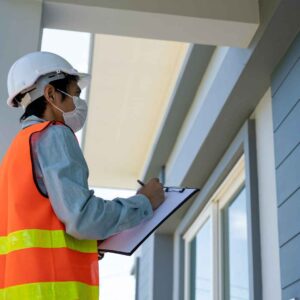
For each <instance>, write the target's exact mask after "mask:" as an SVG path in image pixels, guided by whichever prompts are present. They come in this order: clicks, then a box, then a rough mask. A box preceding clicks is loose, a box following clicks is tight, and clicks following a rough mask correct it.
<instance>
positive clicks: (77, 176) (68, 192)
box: [21, 116, 153, 240]
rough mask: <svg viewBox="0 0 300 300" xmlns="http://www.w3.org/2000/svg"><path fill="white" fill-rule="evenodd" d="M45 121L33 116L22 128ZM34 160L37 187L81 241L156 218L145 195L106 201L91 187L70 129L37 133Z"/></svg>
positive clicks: (109, 234) (62, 127)
mask: <svg viewBox="0 0 300 300" xmlns="http://www.w3.org/2000/svg"><path fill="white" fill-rule="evenodd" d="M41 122H45V120H43V119H40V118H38V117H36V116H29V117H27V118H26V119H25V120H23V121H22V122H21V125H22V129H23V128H25V127H27V126H30V125H33V124H36V123H41ZM31 141H32V154H33V157H32V160H33V165H34V171H35V179H36V184H37V187H38V189H39V190H40V192H41V193H42V194H44V195H46V196H47V197H49V200H50V202H51V204H52V207H53V210H54V212H55V214H56V215H57V217H58V218H59V219H60V220H61V221H62V222H63V223H64V224H65V226H66V232H67V233H68V234H70V235H72V236H74V237H75V238H77V239H91V240H103V239H106V238H108V237H109V236H111V235H113V234H116V233H118V232H120V231H123V230H126V229H129V228H131V227H134V226H136V225H138V224H139V223H140V222H141V221H142V220H144V219H149V218H151V217H152V216H153V209H152V206H151V203H150V201H149V199H148V198H147V197H146V196H145V195H142V194H138V195H135V196H132V197H129V198H119V197H118V198H115V199H113V200H104V199H102V198H99V197H96V196H95V195H94V190H90V189H89V187H88V182H87V179H88V176H89V170H88V166H87V164H86V161H85V159H84V156H83V154H82V151H81V149H80V146H79V144H78V141H77V140H76V137H75V136H74V134H73V132H72V131H71V129H70V128H68V127H67V126H49V127H47V128H46V129H45V130H43V131H42V132H40V133H38V134H34V135H33V138H32V139H31Z"/></svg>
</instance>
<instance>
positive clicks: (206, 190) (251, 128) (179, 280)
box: [173, 120, 262, 300]
mask: <svg viewBox="0 0 300 300" xmlns="http://www.w3.org/2000/svg"><path fill="white" fill-rule="evenodd" d="M243 153H244V156H245V173H246V180H245V185H246V190H247V208H248V209H247V219H248V222H249V223H248V237H249V243H248V251H249V281H250V282H249V289H250V299H251V300H260V299H262V285H261V258H260V233H259V211H258V183H257V170H256V141H255V122H254V120H248V121H247V122H246V123H245V124H244V126H243V127H242V128H241V129H240V131H239V133H238V134H237V136H236V137H235V139H234V140H233V142H232V143H231V145H230V146H229V148H228V150H227V151H226V153H225V154H224V156H223V157H222V159H221V160H220V162H219V163H218V165H217V167H216V168H215V169H214V171H213V172H212V174H211V176H210V177H209V179H208V180H207V182H206V183H205V185H204V186H203V188H202V190H201V191H200V193H199V195H198V197H197V198H196V199H195V201H194V203H193V204H192V205H191V207H190V208H189V210H188V211H187V213H186V214H185V216H184V218H183V219H182V221H181V223H180V224H179V226H178V227H177V229H176V231H175V234H174V247H175V251H174V266H175V267H174V274H173V276H174V278H173V280H174V281H173V282H174V284H173V287H174V288H173V299H174V300H180V299H183V296H184V277H185V274H184V264H183V261H182V260H184V256H185V254H184V240H183V235H184V233H185V232H186V230H187V229H188V227H189V226H190V225H191V224H192V223H193V221H194V220H195V219H196V217H197V216H198V215H199V213H200V212H201V211H202V210H203V208H204V207H205V205H206V204H207V203H208V201H209V199H210V198H211V197H212V196H213V194H214V193H215V191H216V190H217V188H218V187H219V186H220V185H221V183H222V181H223V180H224V179H225V178H226V176H227V175H228V174H229V172H230V170H231V169H232V168H233V167H234V165H235V163H236V162H237V161H238V159H239V158H240V157H241V156H242V154H243Z"/></svg>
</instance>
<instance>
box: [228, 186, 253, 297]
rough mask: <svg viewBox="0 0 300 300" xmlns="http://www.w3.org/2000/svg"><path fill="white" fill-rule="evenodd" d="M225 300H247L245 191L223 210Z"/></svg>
mask: <svg viewBox="0 0 300 300" xmlns="http://www.w3.org/2000/svg"><path fill="white" fill-rule="evenodd" d="M223 213H224V223H223V224H224V233H225V234H224V254H225V260H224V278H223V281H224V292H225V299H226V300H227V299H229V300H248V299H249V275H248V274H249V270H248V237H247V208H246V190H245V188H243V189H242V190H241V191H240V193H239V194H238V195H237V196H236V197H235V198H234V199H233V201H231V203H230V204H229V205H228V206H227V207H225V209H224V212H223Z"/></svg>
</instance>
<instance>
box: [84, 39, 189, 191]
mask: <svg viewBox="0 0 300 300" xmlns="http://www.w3.org/2000/svg"><path fill="white" fill-rule="evenodd" d="M188 46H189V44H187V43H180V42H170V41H161V40H150V39H142V38H132V37H121V36H113V35H103V34H97V35H95V41H94V54H93V65H92V72H91V73H92V81H91V87H90V95H89V112H88V120H87V125H86V133H85V139H84V141H85V142H84V155H85V158H86V160H87V163H88V165H89V168H90V179H89V184H90V185H91V186H97V187H109V188H136V179H138V178H139V176H141V174H142V172H143V168H144V165H145V163H146V159H147V157H148V156H149V152H150V151H151V147H153V146H154V143H155V135H156V134H157V132H158V129H159V127H160V125H161V122H162V119H163V116H164V114H165V112H166V108H167V106H168V103H169V101H170V95H171V93H172V90H173V88H174V85H175V82H176V79H177V77H178V73H179V70H180V67H181V65H182V62H183V60H184V58H185V55H186V53H187V49H188Z"/></svg>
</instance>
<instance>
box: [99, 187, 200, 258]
mask: <svg viewBox="0 0 300 300" xmlns="http://www.w3.org/2000/svg"><path fill="white" fill-rule="evenodd" d="M164 190H165V201H164V202H163V203H162V204H161V205H160V206H159V207H158V208H157V209H156V210H155V211H154V214H153V217H152V218H151V219H148V220H145V221H142V223H140V224H139V225H137V226H135V227H133V228H130V229H127V230H124V231H122V232H120V233H118V234H115V235H113V236H111V237H109V238H108V239H106V240H104V241H101V242H99V243H98V251H99V252H102V253H103V252H111V253H117V254H122V255H128V256H130V255H132V254H133V253H134V252H135V250H136V249H137V248H138V247H139V246H140V245H141V244H142V243H143V242H144V241H145V240H146V239H147V238H148V237H149V236H150V235H151V234H152V233H153V232H154V231H155V230H156V229H157V228H158V227H159V226H160V225H161V224H162V223H163V222H165V221H166V220H167V219H168V218H169V217H170V216H171V215H172V214H173V213H174V212H175V211H176V210H177V209H179V208H180V207H181V206H182V205H183V204H184V203H185V202H186V201H187V200H189V199H191V198H192V196H194V195H195V194H196V193H197V192H198V191H199V189H197V188H177V187H165V188H164Z"/></svg>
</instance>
